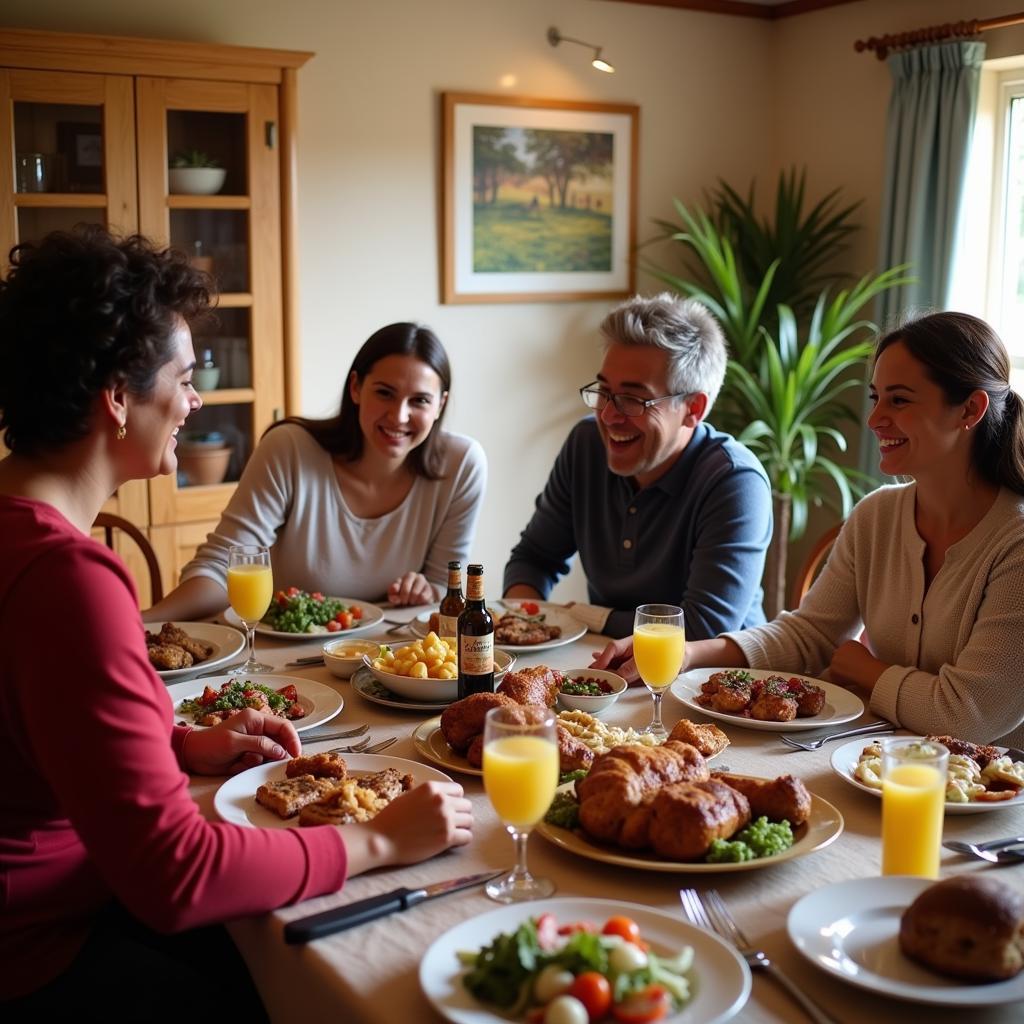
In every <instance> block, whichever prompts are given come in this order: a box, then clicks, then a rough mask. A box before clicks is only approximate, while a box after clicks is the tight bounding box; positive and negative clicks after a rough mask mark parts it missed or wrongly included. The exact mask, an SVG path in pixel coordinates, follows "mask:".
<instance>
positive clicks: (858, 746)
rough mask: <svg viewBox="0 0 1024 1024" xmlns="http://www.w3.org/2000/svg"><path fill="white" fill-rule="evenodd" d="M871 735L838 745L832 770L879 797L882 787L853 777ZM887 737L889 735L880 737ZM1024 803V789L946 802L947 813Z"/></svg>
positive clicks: (1003, 748) (997, 808)
mask: <svg viewBox="0 0 1024 1024" xmlns="http://www.w3.org/2000/svg"><path fill="white" fill-rule="evenodd" d="M872 738H873V737H871V736H862V737H861V738H860V739H857V740H850V742H849V743H844V744H843V745H842V746H841V747H836V749H835V750H833V751H832V758H831V764H832V771H834V772H835V773H836V775H838V776H839V777H840V778H841V779H843V780H844V781H846V782H848V783H850V785H851V786H856V787H857V788H858V789H861V790H863V791H864V792H865V793H870V794H871V795H872V796H876V797H878V798H879V799H881V797H882V791H881V790H880V789H874V788H873V787H872V786H868V785H866V784H865V783H863V782H861V781H860V779H855V778H854V777H853V770H854V768H856V767H857V762H858V761H859V760H860V754H861V751H862V750H863V749H864V748H865V747H867V746H870V745H871V741H872ZM880 738H881V739H886V738H887V737H884V736H883V737H880ZM899 738H900V739H901V740H904V739H906V740H915V739H924V737H923V736H900V737H899ZM996 750H998V751H999V752H1000V753H1005V752H1006V748H1005V747H996ZM1022 805H1024V791H1021V792H1020V793H1018V794H1017V795H1016V796H1015V797H1014V798H1013V799H1012V800H991V801H990V800H972V801H971V802H970V803H967V804H954V803H948V802H947V803H946V813H947V814H984V813H985V811H998V810H999V809H1000V808H1001V807H1021V806H1022Z"/></svg>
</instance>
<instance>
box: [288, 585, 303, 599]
mask: <svg viewBox="0 0 1024 1024" xmlns="http://www.w3.org/2000/svg"><path fill="white" fill-rule="evenodd" d="M285 593H286V594H287V595H288V596H289V597H298V596H299V594H301V593H302V591H301V590H299V588H298V587H289V588H288V589H287V590H286V591H285Z"/></svg>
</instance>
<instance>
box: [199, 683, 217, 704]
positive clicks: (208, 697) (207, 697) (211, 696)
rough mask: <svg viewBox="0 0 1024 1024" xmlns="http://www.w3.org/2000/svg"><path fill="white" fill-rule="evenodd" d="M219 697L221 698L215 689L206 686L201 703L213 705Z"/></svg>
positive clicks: (200, 699)
mask: <svg viewBox="0 0 1024 1024" xmlns="http://www.w3.org/2000/svg"><path fill="white" fill-rule="evenodd" d="M218 697H220V694H219V693H218V692H217V691H216V690H215V689H213V687H211V686H204V687H203V695H202V697H200V698H199V703H200V704H212V703H213V702H214V701H215V700H217V698H218Z"/></svg>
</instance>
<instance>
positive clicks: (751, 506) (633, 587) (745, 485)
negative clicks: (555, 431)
mask: <svg viewBox="0 0 1024 1024" xmlns="http://www.w3.org/2000/svg"><path fill="white" fill-rule="evenodd" d="M601 333H602V335H603V336H604V340H605V354H604V361H603V362H602V364H601V370H600V372H599V373H598V375H597V380H595V381H594V382H593V383H591V384H588V385H586V387H583V388H580V396H581V397H582V399H583V401H584V403H585V404H586V405H587V407H588V408H590V409H593V410H594V412H595V415H594V416H588V417H587V418H586V419H583V420H581V421H580V422H579V423H577V424H576V426H575V427H574V428H573V430H572V432H571V433H570V435H569V438H568V440H567V441H566V442H565V444H564V445H563V446H562V450H561V452H559V454H558V457H557V458H556V460H555V464H554V467H553V468H552V470H551V474H550V476H549V477H548V481H547V484H546V485H545V487H544V490H543V492H542V493H541V494H540V496H539V497H538V498H537V503H536V510H535V511H534V513H533V516H532V518H531V519H530V522H529V523H528V524H527V526H526V529H525V530H524V531H523V533H522V535H521V537H520V539H519V543H518V544H517V545H516V546H515V548H513V550H512V554H511V556H510V558H509V561H508V564H507V565H506V566H505V580H504V586H505V596H506V597H510V598H527V599H538V598H546V597H547V596H548V594H549V593H550V592H551V588H552V587H553V586H554V585H555V584H556V583H557V582H558V579H559V578H560V577H561V576H564V575H565V573H567V572H568V571H569V561H570V559H571V558H572V556H573V555H574V554H575V553H576V552H579V555H580V561H581V563H582V565H583V570H584V572H585V573H586V576H587V589H588V591H589V595H590V602H591V603H590V604H577V605H575V606H574V608H573V613H574V614H575V615H577V617H579V618H581V619H583V620H584V621H585V622H586V623H587V625H588V626H589V627H590V629H592V630H593V631H594V632H598V633H601V632H603V633H606V634H608V635H609V636H613V637H622V636H627V635H628V634H629V633H630V632H632V629H633V613H634V610H635V608H636V606H637V605H639V604H647V603H651V602H658V603H664V604H674V605H679V606H681V607H682V609H683V611H684V613H685V622H686V633H687V636H689V637H691V638H693V639H695V640H696V639H704V638H707V637H714V636H717V635H718V634H719V633H722V632H725V631H726V630H734V629H744V628H746V627H748V626H753V625H758V624H760V623H763V622H764V612H763V610H762V607H761V600H762V594H761V573H762V571H763V568H764V556H765V551H766V550H767V547H768V542H769V541H770V540H771V536H772V511H771V508H772V503H771V489H770V487H769V484H768V479H767V477H766V476H765V473H764V470H763V469H762V468H761V464H760V463H759V462H758V460H757V459H756V458H755V457H754V456H753V455H752V454H751V453H750V452H749V451H748V450H747V449H746V448H744V447H743V445H741V444H740V443H739V442H737V441H736V440H734V439H733V438H732V437H730V436H729V435H728V434H723V433H721V432H720V431H717V430H715V429H714V428H713V427H711V426H710V425H709V424H707V423H705V422H703V421H704V417H705V416H706V414H707V412H708V410H709V409H710V408H711V405H712V403H713V402H714V400H715V398H716V396H717V395H718V391H719V389H720V388H721V386H722V380H723V378H724V377H725V364H726V358H727V357H726V346H725V339H724V338H723V337H722V332H721V329H720V328H719V326H718V323H717V321H716V320H715V318H714V317H713V316H712V315H711V314H710V313H709V312H708V310H707V309H706V308H705V307H704V306H702V305H701V304H700V303H699V302H695V301H694V300H692V299H681V298H679V297H678V296H676V295H672V294H671V293H669V292H664V293H662V294H661V295H656V296H654V297H652V298H644V297H641V296H635V297H634V298H632V299H629V300H628V301H626V302H624V303H622V305H620V306H618V307H617V308H615V309H613V310H612V311H611V312H610V313H609V314H608V316H607V317H605V319H604V322H603V323H602V324H601Z"/></svg>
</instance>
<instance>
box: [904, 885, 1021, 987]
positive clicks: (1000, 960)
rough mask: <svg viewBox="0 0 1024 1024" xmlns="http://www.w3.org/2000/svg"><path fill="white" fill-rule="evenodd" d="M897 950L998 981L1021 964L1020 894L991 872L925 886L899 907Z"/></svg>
mask: <svg viewBox="0 0 1024 1024" xmlns="http://www.w3.org/2000/svg"><path fill="white" fill-rule="evenodd" d="M900 949H902V950H903V952H904V953H905V954H906V955H907V956H908V957H910V959H911V960H915V961H916V962H917V963H919V964H922V965H923V966H925V967H928V968H929V969H931V970H933V971H936V972H938V973H939V974H944V975H947V976H949V977H954V978H965V979H966V980H968V981H1003V980H1005V979H1006V978H1012V977H1014V976H1015V975H1017V974H1019V973H1020V971H1021V970H1022V969H1024V895H1022V894H1021V893H1020V892H1018V891H1017V890H1015V889H1012V888H1010V886H1008V885H1006V884H1005V883H1004V882H999V881H997V880H996V879H995V878H993V877H992V876H991V875H956V876H955V877H953V878H946V879H943V881H941V882H936V884H935V885H932V886H929V887H928V888H927V889H925V890H924V892H922V893H921V895H920V896H918V897H917V899H916V900H914V902H913V903H911V904H910V906H909V907H907V909H906V910H905V911H904V912H903V917H902V918H901V920H900Z"/></svg>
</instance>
